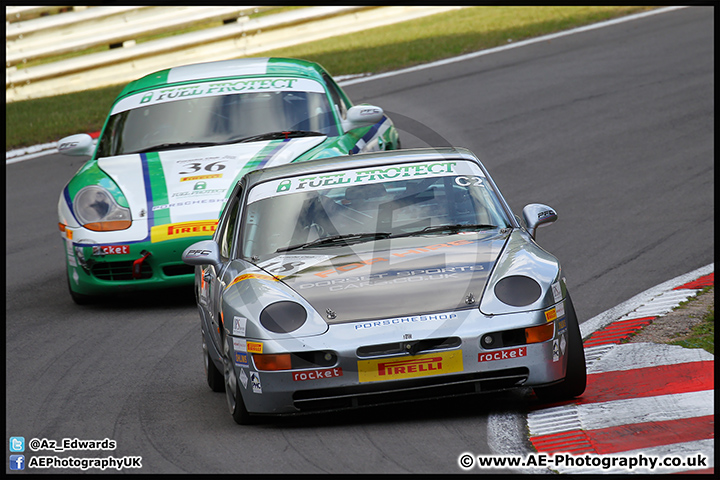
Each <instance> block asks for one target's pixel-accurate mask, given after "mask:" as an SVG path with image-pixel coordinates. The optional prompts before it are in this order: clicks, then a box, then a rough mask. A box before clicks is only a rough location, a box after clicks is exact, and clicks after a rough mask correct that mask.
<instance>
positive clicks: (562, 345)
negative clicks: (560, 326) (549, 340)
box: [560, 333, 567, 355]
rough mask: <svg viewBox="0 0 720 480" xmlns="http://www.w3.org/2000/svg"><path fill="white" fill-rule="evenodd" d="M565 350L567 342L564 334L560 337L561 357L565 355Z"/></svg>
mask: <svg viewBox="0 0 720 480" xmlns="http://www.w3.org/2000/svg"><path fill="white" fill-rule="evenodd" d="M566 348H567V340H566V339H565V334H564V333H563V334H562V335H560V352H562V354H563V355H565V349H566Z"/></svg>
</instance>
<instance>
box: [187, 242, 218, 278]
mask: <svg viewBox="0 0 720 480" xmlns="http://www.w3.org/2000/svg"><path fill="white" fill-rule="evenodd" d="M182 261H183V262H185V263H187V264H188V265H198V266H202V265H212V266H213V267H215V270H216V271H218V270H220V266H221V265H222V261H221V260H220V246H219V245H218V244H217V243H216V242H215V241H214V240H203V241H201V242H197V243H193V244H192V245H190V246H189V247H188V248H186V249H185V251H184V252H183V254H182Z"/></svg>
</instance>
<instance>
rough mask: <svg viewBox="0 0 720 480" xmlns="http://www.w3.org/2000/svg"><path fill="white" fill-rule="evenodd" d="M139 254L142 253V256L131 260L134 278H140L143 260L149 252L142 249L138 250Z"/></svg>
mask: <svg viewBox="0 0 720 480" xmlns="http://www.w3.org/2000/svg"><path fill="white" fill-rule="evenodd" d="M140 255H142V257H140V258H138V259H137V260H135V261H134V262H133V266H132V276H133V278H134V279H137V278H140V273H141V271H142V263H143V262H144V261H145V259H146V258H148V257H149V256H150V252H148V251H147V250H143V251H142V252H140Z"/></svg>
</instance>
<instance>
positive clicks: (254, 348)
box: [247, 342, 263, 353]
mask: <svg viewBox="0 0 720 480" xmlns="http://www.w3.org/2000/svg"><path fill="white" fill-rule="evenodd" d="M247 351H248V352H250V353H262V351H263V344H262V343H260V342H247Z"/></svg>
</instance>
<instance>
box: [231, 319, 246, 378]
mask: <svg viewBox="0 0 720 480" xmlns="http://www.w3.org/2000/svg"><path fill="white" fill-rule="evenodd" d="M236 318H237V317H236ZM233 349H234V350H235V365H239V366H242V367H247V366H249V362H248V354H247V342H246V341H245V340H243V339H241V338H233Z"/></svg>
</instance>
